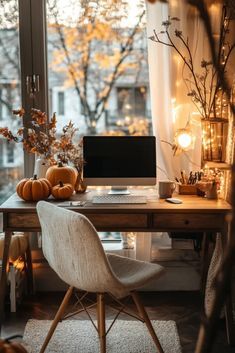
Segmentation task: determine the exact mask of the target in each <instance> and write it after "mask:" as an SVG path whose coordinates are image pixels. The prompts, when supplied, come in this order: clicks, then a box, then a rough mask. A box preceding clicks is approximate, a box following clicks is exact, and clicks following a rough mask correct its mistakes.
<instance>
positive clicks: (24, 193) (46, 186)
mask: <svg viewBox="0 0 235 353" xmlns="http://www.w3.org/2000/svg"><path fill="white" fill-rule="evenodd" d="M16 192H17V194H18V195H19V197H20V198H21V199H23V200H25V201H39V200H45V199H47V198H48V197H49V196H50V194H51V184H50V182H49V181H48V180H47V179H46V178H40V179H37V175H34V176H33V178H30V179H28V178H25V179H22V180H21V181H20V182H19V183H18V184H17V186H16Z"/></svg>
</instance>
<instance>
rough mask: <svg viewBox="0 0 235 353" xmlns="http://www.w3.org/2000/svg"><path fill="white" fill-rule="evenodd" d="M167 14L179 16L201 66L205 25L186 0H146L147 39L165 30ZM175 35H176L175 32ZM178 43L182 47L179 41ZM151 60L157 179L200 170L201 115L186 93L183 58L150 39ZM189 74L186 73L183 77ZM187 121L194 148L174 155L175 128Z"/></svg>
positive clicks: (182, 125)
mask: <svg viewBox="0 0 235 353" xmlns="http://www.w3.org/2000/svg"><path fill="white" fill-rule="evenodd" d="M168 15H170V16H171V17H173V16H175V17H178V18H179V19H180V21H179V22H178V21H177V28H178V29H180V30H182V31H183V33H184V34H185V35H186V36H188V37H189V41H190V44H191V48H192V53H193V55H194V57H195V55H196V56H197V57H198V58H199V60H198V65H200V62H201V59H202V57H203V55H204V54H205V48H206V47H205V40H204V37H205V36H204V28H203V26H201V25H200V22H199V19H198V17H197V16H196V15H195V13H194V11H193V10H192V9H191V8H190V7H188V6H187V5H186V4H185V3H184V1H180V2H179V1H175V0H174V1H171V2H170V5H168V4H166V3H161V2H156V3H155V4H150V3H148V2H147V36H148V38H149V37H151V36H153V30H154V29H155V30H156V32H157V33H159V32H160V31H162V30H164V27H162V22H163V21H166V20H167V19H168ZM173 26H174V24H173ZM172 36H173V37H174V38H176V37H175V36H174V34H172ZM162 38H164V37H162ZM176 40H177V39H176ZM177 45H179V47H180V42H179V41H178V44H177ZM148 59H149V81H150V94H151V110H152V121H153V127H154V133H155V136H156V140H157V165H158V172H157V175H158V180H160V179H167V178H169V179H174V178H175V177H176V176H177V177H179V176H180V171H181V170H182V169H183V170H185V171H186V173H189V171H191V170H194V171H196V170H198V169H200V166H201V128H200V116H199V114H198V112H197V109H196V107H195V106H194V105H193V104H192V102H191V100H190V97H188V96H187V90H186V86H185V83H184V80H183V77H182V75H183V71H182V60H181V59H180V58H179V56H178V55H177V54H176V52H175V51H174V49H172V48H169V47H168V46H165V45H162V44H159V43H155V42H153V41H151V40H150V39H148ZM205 59H206V57H205ZM187 74H188V73H186V72H184V76H186V75H187ZM188 120H190V126H191V129H192V132H193V134H194V136H195V138H196V140H195V145H194V149H192V150H190V151H187V152H186V153H181V154H179V155H176V156H174V155H173V151H172V147H171V145H170V144H173V143H174V135H175V132H176V130H177V129H179V128H184V127H185V126H186V124H187V122H188Z"/></svg>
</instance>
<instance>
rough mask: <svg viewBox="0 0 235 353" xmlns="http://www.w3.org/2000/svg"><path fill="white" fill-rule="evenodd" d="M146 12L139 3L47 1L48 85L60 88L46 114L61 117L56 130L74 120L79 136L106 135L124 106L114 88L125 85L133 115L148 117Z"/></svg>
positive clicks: (123, 0)
mask: <svg viewBox="0 0 235 353" xmlns="http://www.w3.org/2000/svg"><path fill="white" fill-rule="evenodd" d="M138 5H140V6H138ZM144 10H145V8H144V2H142V1H137V2H136V5H135V2H134V4H133V2H132V1H131V0H129V1H125V0H120V2H118V4H117V2H115V1H107V2H99V1H98V0H96V1H81V0H80V1H78V0H69V1H66V0H53V1H52V0H48V1H47V38H48V41H47V52H48V68H49V70H48V74H49V87H50V89H52V90H53V91H55V90H56V87H61V88H62V89H61V91H59V92H58V91H57V96H55V98H56V99H54V102H53V103H54V104H52V111H51V112H50V113H52V112H56V113H57V115H60V116H62V117H61V119H60V121H59V125H60V126H59V127H60V128H61V127H63V126H64V125H66V124H67V123H68V122H69V121H70V120H71V119H72V120H73V122H74V123H75V124H76V125H77V127H78V128H79V133H80V134H81V135H84V134H89V135H90V134H101V133H102V134H103V133H108V132H109V131H108V130H109V126H108V123H109V118H110V117H112V119H113V121H116V122H117V121H118V120H119V116H120V110H121V104H122V103H124V102H122V101H121V100H119V101H117V89H116V88H115V87H116V86H118V87H120V90H121V89H122V87H129V88H128V89H127V91H128V94H129V95H130V97H129V98H130V103H129V104H130V105H132V107H133V108H132V112H133V116H134V115H135V117H137V118H139V117H141V118H143V117H145V116H146V109H147V103H146V100H147V99H148V95H147V85H148V69H147V67H148V64H147V41H146V33H145V28H144V22H145V21H144V18H143V17H141V16H142V14H143V12H144ZM110 14H111V15H110ZM133 14H135V15H133ZM140 18H141V19H142V20H143V21H142V20H140ZM133 31H134V35H133ZM118 91H119V88H118ZM120 93H121V92H120ZM65 98H66V101H65ZM65 104H66V112H65Z"/></svg>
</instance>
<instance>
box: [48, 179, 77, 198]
mask: <svg viewBox="0 0 235 353" xmlns="http://www.w3.org/2000/svg"><path fill="white" fill-rule="evenodd" d="M73 192H74V187H73V185H71V184H64V183H63V182H62V181H60V182H59V184H58V185H55V186H53V188H52V190H51V193H52V196H54V198H55V199H59V200H66V199H69V198H70V196H72V195H73Z"/></svg>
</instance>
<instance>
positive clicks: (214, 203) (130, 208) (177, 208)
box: [0, 190, 231, 214]
mask: <svg viewBox="0 0 235 353" xmlns="http://www.w3.org/2000/svg"><path fill="white" fill-rule="evenodd" d="M99 194H100V193H99ZM137 194H139V195H145V196H147V203H146V204H108V205H107V204H98V205H97V204H95V205H94V204H92V201H91V200H92V197H93V196H94V195H97V192H95V191H93V190H91V191H88V192H87V193H85V194H75V195H73V196H72V197H71V198H70V201H83V202H84V204H83V206H66V207H65V208H67V209H72V210H77V211H82V210H86V213H97V214H98V213H103V212H104V211H105V210H107V211H109V212H110V213H117V212H120V210H121V211H122V213H133V212H135V213H142V212H143V211H144V212H145V213H148V212H150V213H151V212H156V213H164V214H166V213H172V212H173V213H195V211H198V213H211V212H213V213H215V214H216V213H220V214H221V213H228V212H229V211H230V210H231V206H230V204H229V203H227V202H226V201H224V200H222V199H218V200H208V199H206V198H202V197H199V196H196V195H175V197H178V198H180V199H181V200H182V201H183V203H182V204H171V203H168V202H166V201H165V200H164V199H158V198H157V196H155V193H154V192H153V191H151V190H137ZM47 201H49V202H51V203H53V204H55V205H58V204H60V205H61V204H63V202H62V201H58V200H55V199H53V198H49V199H48V200H47ZM65 204H66V203H65ZM67 204H68V203H67ZM35 208H36V202H25V201H23V200H21V199H20V198H19V197H18V196H17V194H13V195H12V196H11V197H10V198H9V199H8V200H7V201H5V202H4V203H3V204H2V205H1V206H0V212H3V213H8V212H25V213H27V212H32V211H35Z"/></svg>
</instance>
